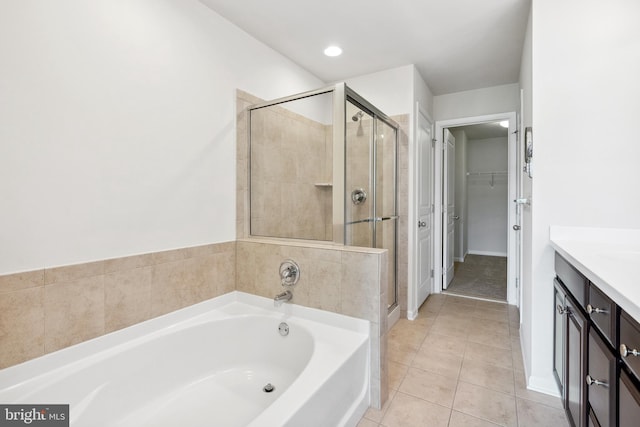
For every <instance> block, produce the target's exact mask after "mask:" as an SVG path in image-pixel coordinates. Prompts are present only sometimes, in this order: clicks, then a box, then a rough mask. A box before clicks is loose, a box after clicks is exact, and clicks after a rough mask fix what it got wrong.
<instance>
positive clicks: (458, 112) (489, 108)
mask: <svg viewBox="0 0 640 427" xmlns="http://www.w3.org/2000/svg"><path fill="white" fill-rule="evenodd" d="M519 107H520V88H519V85H518V84H517V83H514V84H508V85H502V86H493V87H488V88H483V89H476V90H469V91H464V92H456V93H449V94H446V95H438V96H435V97H434V98H433V110H434V115H435V117H434V120H448V119H459V118H464V117H475V116H482V115H489V114H496V113H506V112H509V111H516V110H518V108H519Z"/></svg>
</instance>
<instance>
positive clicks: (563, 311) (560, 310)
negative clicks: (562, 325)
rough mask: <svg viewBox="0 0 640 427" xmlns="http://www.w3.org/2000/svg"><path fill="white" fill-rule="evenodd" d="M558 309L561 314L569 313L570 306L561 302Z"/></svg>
mask: <svg viewBox="0 0 640 427" xmlns="http://www.w3.org/2000/svg"><path fill="white" fill-rule="evenodd" d="M556 309H557V310H558V314H560V315H562V314H567V313H569V307H563V306H561V305H560V304H558V306H557V307H556Z"/></svg>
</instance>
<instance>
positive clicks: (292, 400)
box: [0, 292, 369, 427]
mask: <svg viewBox="0 0 640 427" xmlns="http://www.w3.org/2000/svg"><path fill="white" fill-rule="evenodd" d="M281 322H286V323H287V324H288V326H289V334H288V335H287V336H281V335H280V333H279V330H278V326H279V324H280V323H281ZM267 383H271V384H272V385H274V386H275V390H274V391H273V392H271V393H266V392H264V391H263V387H264V386H265V385H266V384H267ZM0 403H3V404H8V403H22V404H69V405H70V419H71V425H72V426H77V427H83V426H87V427H98V426H132V427H133V426H135V427H141V426H154V427H160V426H171V427H175V426H178V427H196V426H216V427H218V426H220V427H234V426H251V427H280V426H290V427H299V426H305V427H307V426H309V427H312V426H318V427H333V426H355V425H356V424H357V422H358V420H359V419H360V417H361V416H362V415H363V414H364V412H365V411H366V409H367V407H368V406H369V324H368V322H367V321H364V320H359V319H354V318H350V317H346V316H341V315H336V314H333V313H329V312H324V311H320V310H313V309H308V308H305V307H301V306H296V305H292V304H288V303H285V304H283V305H282V306H281V307H279V308H274V307H273V301H272V300H269V299H266V298H261V297H257V296H253V295H249V294H245V293H241V292H232V293H230V294H226V295H224V296H221V297H218V298H215V299H212V300H209V301H205V302H203V303H200V304H197V305H194V306H191V307H187V308H185V309H182V310H179V311H176V312H173V313H170V314H167V315H165V316H161V317H158V318H156V319H152V320H150V321H147V322H144V323H141V324H138V325H135V326H131V327H129V328H126V329H123V330H121V331H117V332H114V333H111V334H108V335H104V336H102V337H99V338H96V339H94V340H91V341H87V342H85V343H82V344H78V345H75V346H73V347H69V348H66V349H64V350H60V351H58V352H55V353H51V354H48V355H45V356H43V357H40V358H38V359H34V360H31V361H29V362H26V363H23V364H20V365H17V366H13V367H10V368H7V369H4V370H0Z"/></svg>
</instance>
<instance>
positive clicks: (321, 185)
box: [313, 182, 333, 188]
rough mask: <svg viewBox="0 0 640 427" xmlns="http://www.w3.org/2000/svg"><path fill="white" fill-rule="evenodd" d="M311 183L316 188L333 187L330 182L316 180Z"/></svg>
mask: <svg viewBox="0 0 640 427" xmlns="http://www.w3.org/2000/svg"><path fill="white" fill-rule="evenodd" d="M313 185H315V186H316V187H318V188H332V187H333V183H331V182H316V183H315V184H313Z"/></svg>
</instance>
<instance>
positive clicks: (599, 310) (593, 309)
mask: <svg viewBox="0 0 640 427" xmlns="http://www.w3.org/2000/svg"><path fill="white" fill-rule="evenodd" d="M606 312H607V310H605V309H604V308H597V307H594V306H592V305H591V304H587V313H589V314H591V313H603V314H604V313H606Z"/></svg>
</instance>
